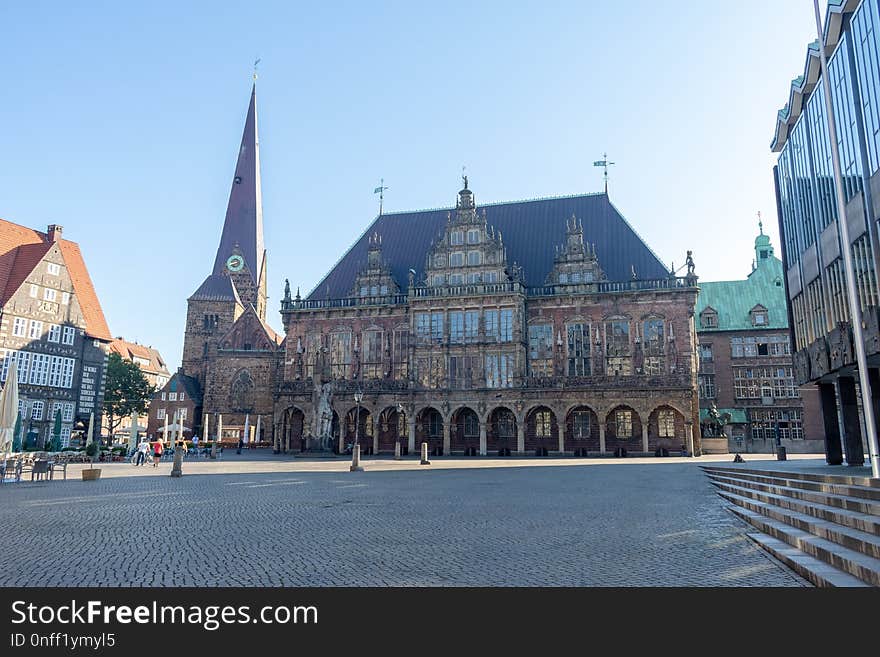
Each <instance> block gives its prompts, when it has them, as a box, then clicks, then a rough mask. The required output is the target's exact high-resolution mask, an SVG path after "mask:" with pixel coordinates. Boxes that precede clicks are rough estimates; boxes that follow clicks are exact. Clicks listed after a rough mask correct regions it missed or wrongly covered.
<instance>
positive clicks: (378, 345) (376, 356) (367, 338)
mask: <svg viewBox="0 0 880 657" xmlns="http://www.w3.org/2000/svg"><path fill="white" fill-rule="evenodd" d="M383 337H384V333H383V332H382V331H364V353H363V370H364V378H367V379H381V378H382V376H383V374H384V373H383V371H382V370H383V368H382V342H383V339H382V338H383Z"/></svg>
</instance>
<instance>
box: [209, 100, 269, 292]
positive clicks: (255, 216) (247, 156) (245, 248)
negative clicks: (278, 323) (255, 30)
mask: <svg viewBox="0 0 880 657" xmlns="http://www.w3.org/2000/svg"><path fill="white" fill-rule="evenodd" d="M256 94H257V87H256V84H255V85H254V88H253V89H252V90H251V102H250V105H249V106H248V113H247V119H246V120H245V124H244V133H243V134H242V136H241V147H240V148H239V149H238V162H237V163H236V165H235V177H234V178H233V181H232V189H231V190H230V192H229V204H228V205H227V207H226V219H225V221H224V222H223V234H222V235H221V237H220V246H219V247H217V256H216V258H215V259H214V273H215V274H221V273H223V271H224V270H225V268H226V259H227V258H229V256H230V255H232V253H233V252H234V251H235V249H236V248H237V249H238V250H239V251H240V252H241V254H242V256H244V261H245V262H246V263H247V266H248V269H249V270H250V272H251V274H252V275H253V277H254V283H259V281H260V267H262V266H263V254H264V253H265V248H264V246H263V201H262V198H261V191H260V139H259V137H258V135H257V95H256Z"/></svg>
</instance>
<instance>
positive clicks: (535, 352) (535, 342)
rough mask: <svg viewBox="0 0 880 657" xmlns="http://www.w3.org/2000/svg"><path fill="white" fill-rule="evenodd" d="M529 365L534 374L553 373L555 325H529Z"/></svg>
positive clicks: (544, 374) (547, 374) (545, 374)
mask: <svg viewBox="0 0 880 657" xmlns="http://www.w3.org/2000/svg"><path fill="white" fill-rule="evenodd" d="M529 366H530V368H531V371H532V374H533V375H540V376H550V375H551V374H553V325H552V324H538V325H533V326H529Z"/></svg>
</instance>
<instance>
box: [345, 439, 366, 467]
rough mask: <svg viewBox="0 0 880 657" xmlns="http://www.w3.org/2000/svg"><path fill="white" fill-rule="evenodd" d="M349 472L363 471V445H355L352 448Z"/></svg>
mask: <svg viewBox="0 0 880 657" xmlns="http://www.w3.org/2000/svg"><path fill="white" fill-rule="evenodd" d="M348 471H349V472H363V471H364V468H363V466H361V446H360V445H355V446H354V447H352V449H351V467H349V469H348Z"/></svg>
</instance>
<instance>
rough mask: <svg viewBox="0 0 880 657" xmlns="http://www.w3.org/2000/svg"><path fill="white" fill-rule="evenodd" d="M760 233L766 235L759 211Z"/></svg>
mask: <svg viewBox="0 0 880 657" xmlns="http://www.w3.org/2000/svg"><path fill="white" fill-rule="evenodd" d="M758 232H760V233H761V235H763V234H764V221H763V220H762V219H761V211H760V210H758Z"/></svg>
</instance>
